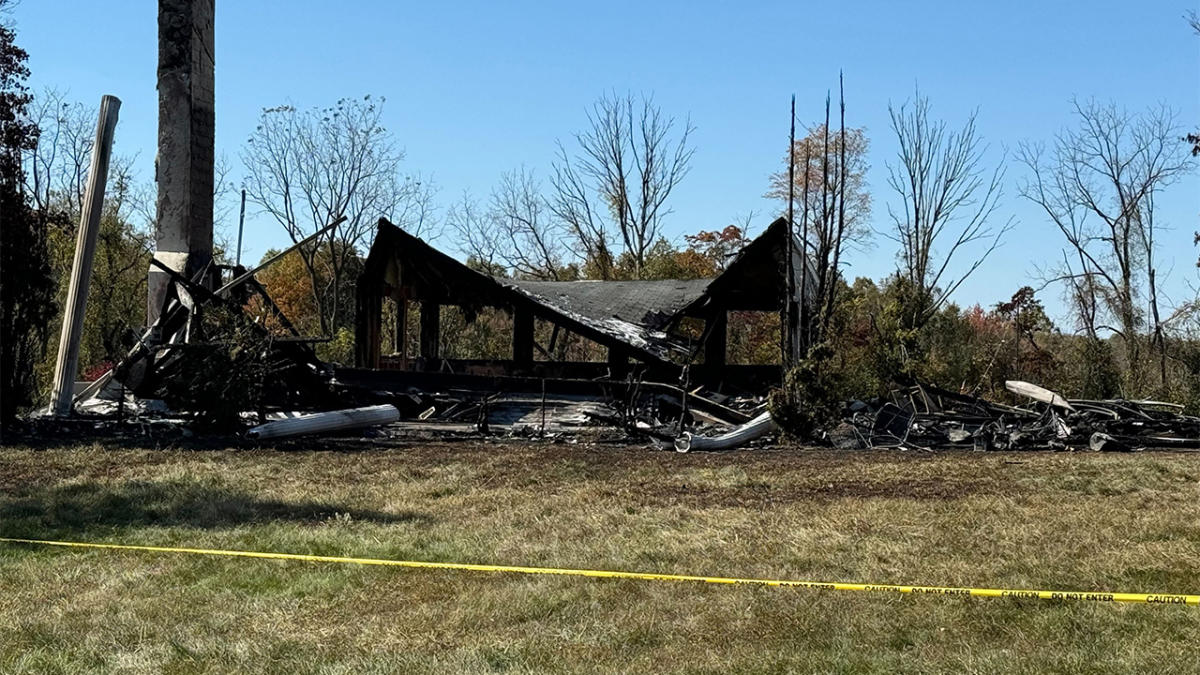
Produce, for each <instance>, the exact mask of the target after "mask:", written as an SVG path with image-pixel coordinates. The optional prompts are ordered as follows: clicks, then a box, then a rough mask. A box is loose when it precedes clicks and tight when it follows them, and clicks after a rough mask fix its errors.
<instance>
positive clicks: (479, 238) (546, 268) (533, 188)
mask: <svg viewBox="0 0 1200 675" xmlns="http://www.w3.org/2000/svg"><path fill="white" fill-rule="evenodd" d="M446 222H447V224H448V225H449V226H450V227H451V228H452V229H453V230H454V231H455V232H456V233H457V234H458V240H459V242H460V249H461V250H462V251H463V253H465V254H466V255H467V256H468V258H469V259H473V260H474V261H476V262H477V263H478V264H479V265H480V266H482V267H485V268H486V269H488V270H489V271H503V272H504V273H505V274H510V275H512V276H515V277H521V278H525V279H542V280H551V281H562V280H565V279H567V278H568V277H573V276H574V274H573V270H574V268H573V267H571V266H569V265H566V264H565V263H564V259H565V257H566V249H565V246H564V245H563V242H562V235H563V234H564V232H563V228H562V227H561V225H560V224H559V223H558V222H557V221H556V220H554V216H553V214H552V213H551V211H550V207H549V205H548V204H547V203H546V200H545V198H544V197H543V196H542V193H541V185H540V184H539V183H538V181H537V179H536V178H535V176H534V174H533V172H532V171H528V170H526V169H525V168H524V167H522V168H520V169H517V170H515V171H509V172H506V173H504V174H502V175H501V177H500V182H499V184H498V185H497V186H496V188H495V189H493V190H492V194H491V198H490V200H489V202H488V204H487V205H486V207H485V206H482V205H480V204H479V202H478V201H477V200H475V199H474V198H472V197H471V196H470V195H469V194H464V195H463V197H462V199H461V200H459V201H458V202H457V203H455V204H454V205H453V206H451V207H450V209H448V211H447V213H446Z"/></svg>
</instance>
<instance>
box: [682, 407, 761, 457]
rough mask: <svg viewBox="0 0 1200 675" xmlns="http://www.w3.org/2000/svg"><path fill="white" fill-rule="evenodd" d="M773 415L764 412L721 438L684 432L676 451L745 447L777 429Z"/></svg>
mask: <svg viewBox="0 0 1200 675" xmlns="http://www.w3.org/2000/svg"><path fill="white" fill-rule="evenodd" d="M777 426H778V425H776V424H775V420H774V419H772V418H771V413H770V412H769V411H768V412H764V413H762V414H761V415H759V416H758V417H755V418H754V419H752V420H750V421H749V422H746V423H745V424H743V425H741V426H739V427H734V428H733V429H731V430H729V431H727V432H725V433H723V434H721V435H720V436H711V437H709V436H695V435H693V434H691V433H690V432H687V431H685V432H683V433H682V434H681V435H680V436H679V438H676V439H675V451H676V452H687V451H689V450H729V449H731V448H736V447H738V446H739V445H744V444H746V443H749V442H750V441H753V440H755V439H757V438H762V437H763V436H766V435H767V434H769V433H771V432H772V431H774V430H775V429H776V428H777Z"/></svg>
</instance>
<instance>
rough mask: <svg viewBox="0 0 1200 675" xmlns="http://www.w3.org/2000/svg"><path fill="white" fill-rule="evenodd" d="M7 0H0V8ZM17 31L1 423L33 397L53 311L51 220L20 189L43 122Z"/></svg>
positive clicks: (11, 37) (4, 253)
mask: <svg viewBox="0 0 1200 675" xmlns="http://www.w3.org/2000/svg"><path fill="white" fill-rule="evenodd" d="M9 5H10V2H9V0H0V13H3V12H4V11H5V10H6V8H7V7H9ZM15 38H16V35H15V33H14V31H13V30H12V28H10V27H9V26H7V25H3V24H0V336H2V337H0V424H7V423H9V422H11V421H12V419H13V418H14V417H15V415H16V414H17V412H18V410H19V409H20V408H21V407H22V406H27V405H29V404H31V403H32V402H33V395H34V392H35V391H36V380H35V377H34V366H35V364H36V363H37V361H38V360H39V358H40V357H41V355H42V353H43V352H44V351H45V348H46V338H47V330H46V325H47V324H48V323H49V320H50V317H51V316H52V315H53V312H54V304H53V297H54V280H53V278H52V277H51V275H50V263H49V260H48V258H49V256H48V254H47V251H46V229H47V225H46V222H45V220H44V219H42V218H39V217H37V215H36V214H34V212H33V210H32V209H31V208H30V207H29V204H28V202H27V201H26V199H25V195H24V193H23V191H22V183H23V180H24V174H23V172H22V168H21V157H22V153H23V152H25V151H27V150H28V149H29V148H31V147H32V146H33V143H34V142H35V141H36V139H37V127H36V126H35V125H34V124H32V123H31V122H30V121H29V120H28V118H27V107H28V105H29V102H30V95H29V90H28V88H27V87H26V85H25V80H26V78H27V77H28V76H29V69H28V68H27V67H26V66H25V61H26V59H27V58H28V55H27V54H26V52H25V51H24V50H23V49H21V48H20V47H18V46H17V45H16V43H15Z"/></svg>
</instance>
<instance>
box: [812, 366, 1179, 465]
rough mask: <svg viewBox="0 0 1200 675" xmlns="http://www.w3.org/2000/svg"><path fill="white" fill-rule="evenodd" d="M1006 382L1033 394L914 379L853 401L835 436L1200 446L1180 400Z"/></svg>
mask: <svg viewBox="0 0 1200 675" xmlns="http://www.w3.org/2000/svg"><path fill="white" fill-rule="evenodd" d="M1005 386H1006V388H1007V389H1008V390H1009V391H1010V392H1012V393H1013V394H1015V395H1017V396H1020V397H1024V398H1027V399H1029V401H1030V402H1029V403H1028V404H1025V405H1020V406H1010V405H1005V404H1002V403H996V402H993V401H987V400H984V399H981V398H978V397H974V396H968V395H965V394H959V393H956V392H952V391H948V390H946V389H940V388H938V387H934V386H930V385H927V384H921V383H917V382H910V383H907V384H905V385H903V386H898V387H897V388H896V389H895V390H894V391H893V396H892V397H893V400H892V401H888V402H880V403H878V404H877V405H875V406H867V405H865V404H861V403H860V404H857V406H852V408H854V409H853V410H852V412H851V414H850V417H849V419H848V422H849V424H848V425H845V426H848V427H850V429H849V430H843V432H842V433H840V434H835V435H834V436H833V437H832V438H831V441H832V442H834V443H835V445H839V446H840V447H911V448H924V449H934V448H973V449H976V450H1084V449H1091V450H1097V451H1131V450H1140V449H1151V448H1154V449H1200V417H1193V416H1190V415H1184V414H1183V406H1182V405H1179V404H1177V403H1166V402H1162V401H1145V400H1140V401H1139V400H1124V399H1113V400H1104V401H1093V400H1080V399H1068V398H1066V397H1064V396H1062V395H1060V394H1058V393H1056V392H1054V391H1051V390H1049V389H1045V388H1042V387H1040V386H1038V385H1035V384H1031V383H1029V382H1021V381H1018V380H1010V381H1008V382H1006V383H1005ZM847 431H849V433H846V432H847Z"/></svg>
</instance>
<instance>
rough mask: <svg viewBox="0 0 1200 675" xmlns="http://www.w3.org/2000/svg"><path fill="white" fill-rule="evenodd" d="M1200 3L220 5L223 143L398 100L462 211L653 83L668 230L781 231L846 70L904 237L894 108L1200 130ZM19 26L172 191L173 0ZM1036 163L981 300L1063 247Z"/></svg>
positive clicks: (1009, 131)
mask: <svg viewBox="0 0 1200 675" xmlns="http://www.w3.org/2000/svg"><path fill="white" fill-rule="evenodd" d="M1189 9H1200V6H1198V5H1197V3H1196V0H1143V1H1140V2H1129V1H1128V0H1090V1H1086V2H1084V1H1073V2H1066V1H1058V0H1043V1H1041V2H1014V3H1005V2H971V1H962V0H959V1H946V2H933V1H925V2H894V1H892V2H884V1H872V2H826V3H808V2H796V1H792V2H778V3H776V2H771V3H767V2H763V3H723V2H711V1H707V0H704V1H699V0H697V1H692V2H670V3H668V2H649V1H648V0H644V1H643V2H614V1H610V2H605V3H580V2H545V3H533V2H519V1H512V2H503V3H499V2H471V1H464V2H458V3H437V2H435V3H407V2H391V1H386V0H356V1H355V2H339V3H330V2H317V1H315V0H291V1H289V2H281V1H275V2H267V1H258V2H248V1H245V0H242V1H236V2H235V1H231V0H217V37H216V43H217V55H216V59H217V152H218V153H225V154H226V155H228V156H229V158H230V159H231V160H233V161H234V163H235V165H236V163H237V156H238V151H239V149H240V147H241V145H242V143H243V142H244V141H245V139H246V137H247V135H248V134H249V132H250V131H251V130H252V129H253V126H254V124H255V121H256V119H257V116H258V113H259V111H260V109H261V108H263V107H264V106H272V105H277V104H279V103H282V102H292V103H294V104H296V105H299V106H302V107H308V106H318V105H325V104H329V103H332V102H333V101H335V100H336V99H338V98H339V97H342V96H357V95H362V94H368V93H370V94H374V95H383V96H386V97H387V99H388V103H387V111H386V112H387V119H386V122H387V124H388V126H389V128H390V129H391V130H392V131H393V132H394V133H395V134H396V135H397V137H398V139H399V140H400V142H401V144H402V145H403V146H404V147H405V148H406V150H407V155H408V159H407V162H408V165H409V169H411V170H414V171H420V172H422V173H424V174H432V175H433V177H434V180H435V181H436V182H437V183H438V184H439V185H440V186H441V193H440V195H439V201H440V202H441V203H442V204H443V205H444V204H447V203H449V202H450V201H452V200H453V199H455V198H456V197H457V196H458V195H460V194H461V193H462V191H463V190H464V189H469V190H471V191H472V192H474V193H476V194H479V195H485V194H486V193H487V192H488V191H489V190H490V189H491V186H492V185H493V184H494V183H495V182H496V180H497V178H498V177H499V175H500V173H501V172H503V171H506V170H509V169H512V168H515V167H518V166H520V165H522V164H524V165H526V166H527V167H530V168H532V169H534V170H535V171H536V172H537V173H538V174H539V175H540V176H542V177H545V176H546V175H547V171H548V169H549V163H550V160H551V158H552V156H553V152H554V142H555V139H557V138H562V139H564V140H567V139H569V137H570V135H571V134H572V133H573V132H574V131H577V130H578V129H580V128H581V126H582V125H583V124H584V122H585V117H584V110H585V108H586V107H587V106H588V105H589V104H590V103H591V102H592V101H593V100H594V99H595V98H596V97H597V96H598V95H600V94H601V93H603V92H605V91H607V90H617V91H620V92H623V91H627V90H628V91H632V92H635V93H638V92H645V93H653V94H654V96H655V98H656V100H657V102H658V103H659V104H660V106H661V107H662V108H663V109H664V110H665V111H667V112H669V113H672V114H675V115H678V116H680V117H682V116H684V115H687V114H690V115H691V118H692V121H693V123H694V124H695V125H696V126H697V132H696V134H695V143H696V147H697V152H696V155H695V160H694V163H693V169H692V172H691V174H690V175H689V176H688V178H687V179H686V181H685V182H684V183H683V184H682V185H681V186H680V187H679V189H678V191H677V193H676V194H675V196H674V199H673V200H672V206H673V209H674V213H673V215H671V217H670V219H669V222H668V223H667V230H668V234H669V235H671V236H672V237H674V238H676V239H678V238H679V237H681V236H682V235H683V234H685V233H689V232H694V231H697V230H700V229H714V228H717V227H721V226H723V225H726V224H728V223H729V222H731V220H732V219H733V218H734V217H735V216H738V215H741V214H746V213H748V212H750V211H755V212H757V213H758V214H759V217H758V222H759V225H760V226H761V225H763V224H765V222H766V221H767V220H768V218H769V216H770V215H771V214H772V213H773V212H774V209H775V208H776V205H775V204H774V203H772V202H770V201H768V200H766V199H763V198H762V194H763V192H764V191H765V189H766V184H767V177H768V175H769V174H770V173H771V172H773V171H774V170H776V169H777V167H779V166H781V164H782V157H783V153H784V152H785V151H786V147H787V106H788V97H789V96H790V95H791V94H792V93H795V94H796V95H797V108H798V112H799V116H800V118H801V120H802V121H803V120H806V119H807V120H808V121H813V120H816V119H817V118H818V117H819V116H820V115H821V114H822V112H821V111H822V106H823V101H824V96H825V90H826V89H827V88H836V85H837V76H838V70H839V69H843V70H844V71H845V74H846V87H847V101H848V112H847V120H848V123H850V124H852V125H855V126H858V125H862V126H865V127H866V128H867V133H868V135H869V137H870V139H871V142H872V150H871V156H870V162H871V165H872V168H871V171H870V173H869V174H868V181H869V187H870V189H871V191H872V193H873V194H874V202H875V210H874V211H875V214H874V220H875V221H876V224H877V225H884V224H885V219H886V217H887V209H886V204H887V203H888V201H889V200H891V199H892V196H891V195H890V194H889V192H888V190H889V188H888V187H887V184H886V167H885V162H887V161H890V160H891V158H892V157H893V156H894V154H895V142H894V140H893V139H892V137H891V132H890V130H889V128H888V124H887V105H888V102H889V101H892V102H895V103H897V104H898V103H900V102H902V101H903V100H905V99H906V98H907V97H909V96H910V95H911V93H912V90H913V86H914V84H915V83H919V84H920V87H921V89H922V91H923V93H925V94H927V95H928V96H929V97H930V99H931V101H932V104H933V107H934V112H935V114H936V115H937V116H939V117H943V118H945V119H947V120H948V121H949V122H951V124H952V125H953V124H957V123H960V122H961V121H962V119H963V118H964V117H965V115H966V114H968V112H969V111H970V110H972V109H974V108H976V107H978V108H979V111H980V112H979V128H980V130H981V132H982V134H983V135H984V137H985V139H986V140H987V141H989V142H990V143H991V146H992V152H993V154H994V155H996V156H999V153H1000V152H1001V151H1002V150H1003V148H1004V147H1010V148H1012V147H1015V145H1016V143H1017V142H1018V141H1020V140H1023V139H1029V140H1038V139H1047V140H1048V139H1049V138H1050V137H1051V136H1052V134H1053V133H1054V132H1055V131H1056V130H1058V129H1060V128H1062V127H1063V126H1064V125H1067V124H1070V123H1071V121H1072V120H1071V118H1070V114H1069V100H1070V98H1071V97H1072V96H1078V97H1081V98H1087V97H1096V98H1098V99H1102V100H1115V101H1117V102H1118V103H1120V104H1121V105H1123V106H1125V107H1127V108H1130V109H1135V110H1136V109H1141V108H1144V107H1146V106H1149V105H1153V104H1157V103H1166V104H1167V105H1169V106H1171V107H1173V108H1175V109H1176V110H1177V111H1178V112H1179V113H1180V120H1181V122H1183V123H1184V124H1185V125H1187V126H1191V127H1195V126H1200V37H1197V36H1195V35H1194V34H1192V32H1191V31H1190V29H1189V28H1188V26H1187V25H1186V23H1185V21H1184V20H1183V18H1182V16H1183V15H1184V14H1185V13H1186V12H1187V11H1188V10H1189ZM13 18H14V19H15V21H16V28H17V31H18V39H19V43H20V44H21V45H22V46H24V47H25V48H26V49H27V50H28V51H29V53H30V60H29V65H30V67H31V69H32V70H33V78H32V81H33V83H34V85H35V86H37V87H41V86H45V85H49V86H55V87H58V88H62V89H66V90H68V91H69V93H70V94H71V96H72V97H73V98H75V99H78V100H82V101H86V102H92V103H95V102H98V101H99V99H100V96H101V95H102V94H105V93H111V94H115V95H117V96H119V97H120V98H121V99H122V100H123V102H124V105H123V107H122V110H121V125H120V128H119V131H118V139H117V143H118V151H119V152H121V153H125V154H132V153H139V160H138V169H139V172H140V177H141V178H143V179H145V180H151V179H152V178H153V157H154V144H155V128H156V127H155V125H156V111H157V107H156V106H157V98H156V92H155V66H156V60H157V52H156V37H155V36H156V2H154V1H153V0H107V1H105V2H95V1H94V0H87V1H84V0H24V1H23V2H22V3H21V4H20V5H18V6H17V8H16V11H15V14H14V16H13ZM106 50H107V51H106ZM1021 173H1022V172H1021V170H1020V167H1019V166H1017V165H1016V164H1015V163H1010V168H1009V180H1008V185H1007V190H1006V192H1007V196H1006V197H1005V198H1004V200H1003V201H1002V203H1001V209H1000V212H999V213H998V217H999V218H1000V219H1004V218H1006V217H1007V216H1009V215H1012V216H1014V217H1015V218H1016V219H1017V221H1018V224H1017V227H1016V229H1015V230H1014V231H1013V232H1012V233H1011V234H1010V236H1009V238H1008V242H1007V244H1005V245H1004V247H1003V248H1002V249H1000V250H999V251H997V252H996V253H995V254H994V255H993V257H992V258H991V259H990V261H989V263H988V264H986V265H985V267H983V268H982V269H981V270H980V271H979V272H978V273H977V274H976V276H975V277H974V278H973V279H972V280H971V281H969V282H968V283H967V284H966V285H964V286H963V287H962V288H961V289H960V290H959V292H958V294H957V295H956V297H955V299H956V300H957V301H958V302H959V303H961V304H971V303H974V302H980V303H983V304H985V305H990V304H992V303H995V302H996V301H998V300H1001V299H1006V298H1007V297H1008V296H1009V295H1010V294H1011V293H1012V292H1013V291H1014V290H1015V289H1016V288H1018V287H1019V286H1021V285H1023V284H1024V283H1026V282H1027V278H1028V277H1029V276H1030V275H1031V274H1032V273H1033V272H1034V267H1035V265H1036V264H1039V263H1045V262H1047V261H1049V260H1051V259H1053V258H1055V257H1056V256H1057V251H1058V250H1059V247H1060V242H1059V239H1058V238H1057V233H1056V231H1053V230H1052V229H1051V226H1050V225H1049V224H1048V223H1047V222H1046V220H1045V218H1044V217H1043V216H1042V215H1041V214H1039V213H1038V212H1037V210H1035V209H1034V208H1032V207H1031V205H1029V204H1027V203H1023V202H1022V201H1021V200H1020V199H1019V198H1018V197H1017V196H1016V189H1015V181H1016V180H1018V179H1019V178H1020V176H1021ZM235 178H236V176H235ZM1159 207H1160V218H1161V221H1162V222H1165V223H1168V224H1170V225H1171V226H1172V227H1173V228H1174V231H1173V232H1171V233H1169V234H1167V235H1166V236H1165V237H1164V241H1165V242H1166V245H1165V247H1164V248H1165V253H1166V257H1167V258H1170V259H1173V269H1171V270H1170V272H1171V278H1172V280H1171V282H1170V286H1169V291H1170V293H1169V295H1170V296H1171V298H1172V299H1173V300H1176V301H1178V300H1182V299H1183V298H1184V297H1185V296H1186V295H1187V294H1189V293H1192V291H1190V290H1189V284H1193V282H1196V281H1198V277H1197V274H1196V269H1195V267H1194V262H1195V258H1196V253H1197V251H1196V249H1195V247H1193V245H1192V232H1193V231H1194V230H1196V229H1200V176H1198V175H1197V174H1195V173H1194V174H1192V175H1191V176H1189V177H1188V178H1187V179H1185V180H1184V181H1183V182H1181V183H1180V184H1178V185H1176V186H1175V187H1174V188H1173V189H1171V191H1170V192H1169V193H1168V194H1166V195H1164V196H1163V197H1162V198H1161V199H1160V201H1159ZM247 230H248V232H247V244H246V247H247V250H248V254H247V255H245V256H244V257H246V258H249V259H251V260H253V259H257V258H258V256H260V255H261V254H262V253H263V252H264V251H265V250H266V249H267V248H269V247H273V246H275V247H277V246H281V245H283V244H285V243H286V242H287V237H286V235H285V234H284V233H283V232H282V231H281V230H279V229H278V228H277V226H275V225H272V224H271V223H269V222H267V221H266V220H263V219H251V220H250V221H249V222H248V225H247ZM443 244H444V245H448V242H444V241H443ZM850 262H851V266H850V268H849V270H848V273H849V275H850V276H860V275H865V276H870V277H873V278H880V277H882V276H884V275H886V274H887V272H888V271H889V270H890V269H891V267H892V264H893V249H892V247H891V242H889V241H887V240H884V239H882V238H879V237H877V238H876V245H875V247H874V249H873V250H871V251H868V252H866V253H861V254H854V255H853V257H852V259H851V261H850ZM1164 266H1165V265H1164ZM1163 273H1165V272H1163ZM1160 274H1162V273H1160ZM1056 295H1057V294H1056V293H1047V294H1046V295H1045V297H1044V300H1045V301H1046V303H1047V305H1048V306H1049V307H1051V308H1052V310H1057V309H1059V308H1060V307H1061V304H1060V303H1059V302H1058V300H1057V297H1056ZM1055 313H1057V312H1055Z"/></svg>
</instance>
